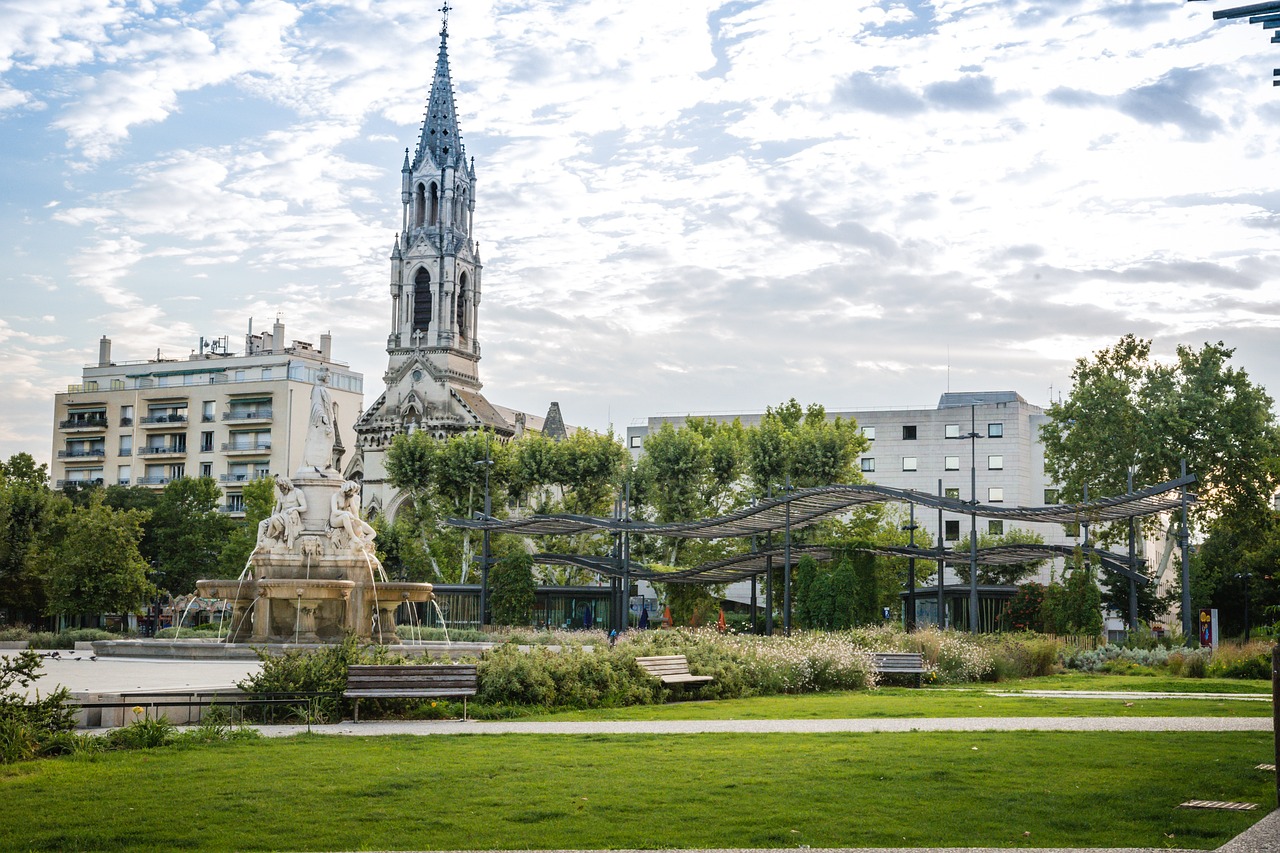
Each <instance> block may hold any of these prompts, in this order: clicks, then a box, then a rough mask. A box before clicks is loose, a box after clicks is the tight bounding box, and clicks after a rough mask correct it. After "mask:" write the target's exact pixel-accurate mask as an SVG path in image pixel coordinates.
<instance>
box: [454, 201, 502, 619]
mask: <svg viewBox="0 0 1280 853" xmlns="http://www.w3.org/2000/svg"><path fill="white" fill-rule="evenodd" d="M441 186H443V184H442V185H441ZM485 438H486V440H485V443H484V520H485V522H486V523H487V522H488V521H489V520H490V519H491V518H492V517H493V502H492V497H491V496H490V493H489V471H490V470H491V469H492V468H493V458H492V457H491V455H490V446H491V444H492V442H493V433H488V434H487V435H486V437H485ZM491 535H492V533H491V532H490V530H489V529H488V528H485V530H484V532H483V533H482V534H481V551H480V555H481V556H480V628H481V630H483V629H484V628H485V626H487V625H488V624H489V567H490V566H492V565H493V551H492V547H491V546H492V540H491V538H490V537H491Z"/></svg>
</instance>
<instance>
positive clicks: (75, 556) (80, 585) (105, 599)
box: [36, 491, 155, 617]
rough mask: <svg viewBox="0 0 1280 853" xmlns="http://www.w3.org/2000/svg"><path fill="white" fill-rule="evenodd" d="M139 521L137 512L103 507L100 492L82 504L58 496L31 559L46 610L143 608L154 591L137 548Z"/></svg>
mask: <svg viewBox="0 0 1280 853" xmlns="http://www.w3.org/2000/svg"><path fill="white" fill-rule="evenodd" d="M145 521H146V513H145V512H143V511H140V510H117V509H112V508H111V507H109V506H107V505H106V503H105V501H104V500H103V495H102V492H101V491H98V492H96V493H95V494H94V495H93V496H91V498H90V500H89V503H88V504H87V505H86V506H76V505H74V504H72V502H71V501H70V500H68V499H66V498H59V500H58V501H57V502H56V504H55V506H54V508H53V511H52V512H51V513H50V516H49V519H48V524H47V526H46V528H45V530H44V532H43V535H42V536H41V543H40V549H39V555H38V557H37V558H36V564H37V566H38V568H39V570H40V572H41V574H42V576H43V577H44V579H45V583H46V589H47V592H48V604H47V610H48V612H49V613H50V614H56V615H63V616H73V617H74V616H89V615H97V614H104V613H130V612H135V611H137V610H138V609H140V608H141V607H143V606H144V605H145V603H146V602H147V600H148V599H149V598H150V597H151V595H152V594H153V593H154V592H155V587H154V586H152V584H151V583H150V582H149V581H148V580H147V564H146V562H145V561H144V560H143V559H142V555H141V554H140V553H139V552H138V544H139V543H140V542H141V541H142V535H143V531H142V525H143V523H144V522H145Z"/></svg>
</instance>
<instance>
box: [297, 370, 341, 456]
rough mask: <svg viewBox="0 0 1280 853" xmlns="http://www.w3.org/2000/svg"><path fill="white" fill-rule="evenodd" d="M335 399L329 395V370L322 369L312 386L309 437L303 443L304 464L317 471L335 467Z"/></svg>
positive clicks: (308, 424) (308, 422)
mask: <svg viewBox="0 0 1280 853" xmlns="http://www.w3.org/2000/svg"><path fill="white" fill-rule="evenodd" d="M336 430H337V419H336V417H335V416H334V408H333V400H332V398H330V396H329V372H328V371H327V370H326V371H321V372H320V375H319V376H317V377H316V384H315V385H313V386H311V415H310V417H309V418H308V419H307V438H306V441H305V442H304V443H303V445H302V464H303V466H304V467H308V466H309V467H311V468H313V469H315V470H316V471H317V472H324V471H329V470H332V469H333V445H334V437H335V435H336V434H337V432H336Z"/></svg>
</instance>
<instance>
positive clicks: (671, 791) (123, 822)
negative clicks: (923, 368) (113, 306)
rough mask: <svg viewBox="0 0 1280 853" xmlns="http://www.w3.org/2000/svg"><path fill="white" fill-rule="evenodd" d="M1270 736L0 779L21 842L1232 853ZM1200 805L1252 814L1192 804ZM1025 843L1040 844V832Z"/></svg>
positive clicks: (345, 744)
mask: <svg viewBox="0 0 1280 853" xmlns="http://www.w3.org/2000/svg"><path fill="white" fill-rule="evenodd" d="M1271 750H1272V747H1271V739H1270V735H1269V734H1268V733H1212V734H1170V733H1162V734H1131V733H1125V734H1115V733H1018V734H998V733H972V734H969V733H938V734H926V733H910V734H876V735H868V734H816V735H792V734H776V735H748V734H729V735H681V736H668V737H659V736H647V735H629V736H547V735H493V736H484V735H458V736H452V737H417V738H414V737H369V738H354V737H353V738H345V737H332V736H323V735H312V736H304V737H298V738H291V739H284V740H266V741H257V742H247V743H234V744H229V745H223V746H217V747H196V748H187V749H161V750H151V751H144V752H131V753H110V754H103V755H96V756H84V757H77V758H61V759H51V760H45V761H36V762H28V763H25V764H21V765H16V766H11V767H7V768H2V769H0V790H2V791H3V801H4V803H5V808H4V809H0V849H5V850H12V849H24V850H26V849H30V850H88V849H92V850H126V849H192V850H226V849H237V850H268V849H290V850H299V849H305V850H358V849H375V850H376V849H384V850H385V849H422V850H427V849H437V850H442V849H443V850H447V849H469V850H470V849H481V850H485V849H487V850H512V849H549V848H578V849H580V848H601V849H605V848H620V847H632V848H637V847H638V848H662V847H672V848H682V847H684V848H688V847H703V848H706V847H794V846H799V845H808V846H812V847H881V846H954V847H967V846H997V847H1002V846H1003V847H1025V846H1035V847H1054V846H1081V847H1108V846H1121V847H1166V846H1176V847H1184V848H1197V849H1211V848H1214V847H1217V846H1219V845H1221V844H1222V843H1224V842H1225V841H1226V840H1227V839H1229V838H1231V837H1232V836H1234V835H1235V834H1237V833H1239V832H1241V831H1242V830H1244V829H1245V828H1247V827H1248V826H1250V825H1251V824H1252V823H1253V822H1254V821H1256V820H1257V819H1258V818H1260V817H1261V816H1262V815H1264V814H1266V812H1267V811H1268V810H1269V809H1270V808H1272V807H1273V805H1274V803H1273V801H1272V793H1271V792H1272V785H1273V782H1272V780H1271V779H1270V778H1269V776H1268V775H1267V774H1264V773H1261V772H1258V771H1256V770H1254V769H1253V767H1254V765H1256V764H1258V763H1260V762H1263V761H1269V760H1270V758H1271V754H1272V753H1271ZM1191 798H1203V799H1222V800H1244V801H1250V802H1256V803H1259V804H1261V808H1260V809H1259V810H1258V811H1257V812H1254V813H1252V814H1250V813H1234V812H1214V811H1191V810H1180V809H1177V808H1176V806H1177V804H1178V803H1179V802H1182V801H1184V800H1187V799H1191ZM1026 833H1029V835H1028V834H1026Z"/></svg>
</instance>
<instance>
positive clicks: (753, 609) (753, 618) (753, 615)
mask: <svg viewBox="0 0 1280 853" xmlns="http://www.w3.org/2000/svg"><path fill="white" fill-rule="evenodd" d="M759 577H760V576H759V575H752V576H751V633H752V634H754V633H755V632H756V581H757V580H758V579H759Z"/></svg>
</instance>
